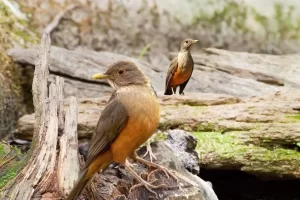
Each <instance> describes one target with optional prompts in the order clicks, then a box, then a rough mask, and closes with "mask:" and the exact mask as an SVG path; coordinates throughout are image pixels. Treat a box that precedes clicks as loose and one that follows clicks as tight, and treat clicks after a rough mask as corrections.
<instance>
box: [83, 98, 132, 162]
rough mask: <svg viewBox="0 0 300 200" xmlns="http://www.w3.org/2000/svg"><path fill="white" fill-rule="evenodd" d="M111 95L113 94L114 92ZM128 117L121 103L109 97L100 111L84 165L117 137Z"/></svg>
mask: <svg viewBox="0 0 300 200" xmlns="http://www.w3.org/2000/svg"><path fill="white" fill-rule="evenodd" d="M113 95H114V96H115V94H113ZM128 118H129V117H128V113H127V111H126V109H125V107H124V106H123V104H122V103H120V102H119V101H117V100H116V99H115V98H114V99H111V100H110V102H109V103H108V104H107V106H106V107H105V109H104V110H103V111H102V114H101V116H100V119H99V121H98V124H97V127H96V131H95V133H94V135H93V137H92V140H91V144H90V147H89V151H88V156H87V161H86V166H88V165H89V164H90V163H91V161H93V160H94V159H95V158H96V157H97V156H98V155H99V154H101V153H102V152H103V151H105V150H106V149H107V148H109V146H110V144H111V143H112V142H113V141H114V140H115V139H116V138H117V137H118V135H119V134H120V132H121V131H122V129H123V128H124V127H125V125H126V124H127V121H128Z"/></svg>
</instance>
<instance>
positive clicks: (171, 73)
mask: <svg viewBox="0 0 300 200" xmlns="http://www.w3.org/2000/svg"><path fill="white" fill-rule="evenodd" d="M196 42H198V40H193V39H185V40H183V41H182V43H181V49H180V51H179V53H178V55H177V56H176V57H175V58H174V59H173V60H172V61H171V64H170V66H169V69H168V73H167V77H166V82H165V84H166V86H165V93H164V94H165V95H172V94H176V89H177V87H178V86H179V94H180V95H184V92H183V90H184V88H185V86H186V85H187V83H188V82H189V80H190V78H191V75H192V73H193V70H194V61H193V57H192V55H191V52H190V51H191V47H192V46H193V44H195V43H196Z"/></svg>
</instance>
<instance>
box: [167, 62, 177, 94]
mask: <svg viewBox="0 0 300 200" xmlns="http://www.w3.org/2000/svg"><path fill="white" fill-rule="evenodd" d="M177 67H178V57H177V56H176V57H175V58H173V60H172V61H171V64H170V67H169V70H168V73H167V78H166V88H167V87H169V83H170V80H171V79H172V77H173V75H174V73H175V72H176V70H177Z"/></svg>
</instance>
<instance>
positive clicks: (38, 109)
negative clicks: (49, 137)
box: [32, 33, 51, 143]
mask: <svg viewBox="0 0 300 200" xmlns="http://www.w3.org/2000/svg"><path fill="white" fill-rule="evenodd" d="M50 46H51V39H50V36H49V34H47V33H44V34H43V37H42V40H41V44H40V50H39V53H38V59H37V62H36V64H35V70H34V77H33V82H32V96H33V105H34V111H35V125H34V137H33V138H34V139H35V140H36V142H37V143H39V140H40V135H39V128H40V125H41V120H42V118H43V116H42V115H43V113H44V110H45V106H46V104H45V102H44V101H45V99H47V97H48V87H47V81H48V77H49V67H50Z"/></svg>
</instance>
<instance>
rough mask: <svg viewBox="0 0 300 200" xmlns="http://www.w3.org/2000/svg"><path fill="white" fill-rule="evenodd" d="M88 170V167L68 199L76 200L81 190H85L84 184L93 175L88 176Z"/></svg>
mask: <svg viewBox="0 0 300 200" xmlns="http://www.w3.org/2000/svg"><path fill="white" fill-rule="evenodd" d="M87 171H88V168H86V169H85V170H84V171H83V172H82V173H81V174H80V177H79V179H78V180H79V181H77V183H76V186H75V187H73V189H72V191H71V193H70V194H69V196H68V197H67V199H66V200H76V199H77V197H78V196H79V195H80V193H81V191H82V190H83V188H84V186H86V184H87V183H88V182H89V180H90V178H91V177H86V173H87Z"/></svg>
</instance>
